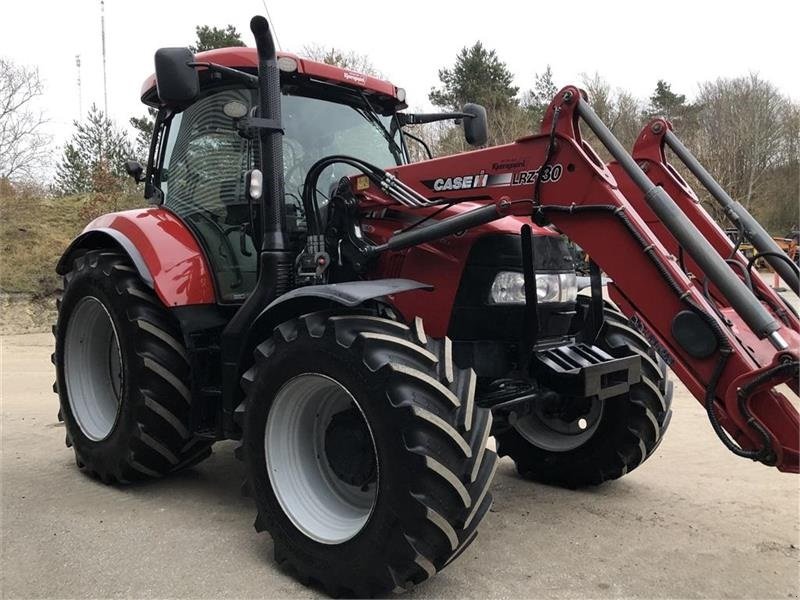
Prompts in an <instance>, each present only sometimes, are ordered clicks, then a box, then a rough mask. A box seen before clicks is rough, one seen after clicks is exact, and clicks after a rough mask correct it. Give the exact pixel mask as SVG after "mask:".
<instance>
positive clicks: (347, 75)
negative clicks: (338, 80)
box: [344, 71, 367, 85]
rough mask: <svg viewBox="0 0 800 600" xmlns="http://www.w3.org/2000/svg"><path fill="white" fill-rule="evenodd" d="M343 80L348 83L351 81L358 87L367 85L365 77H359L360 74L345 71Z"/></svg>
mask: <svg viewBox="0 0 800 600" xmlns="http://www.w3.org/2000/svg"><path fill="white" fill-rule="evenodd" d="M344 78H345V79H347V80H348V81H353V82H355V83H358V84H359V85H364V84H365V83H367V78H366V76H364V75H361V74H360V73H353V72H352V71H345V72H344Z"/></svg>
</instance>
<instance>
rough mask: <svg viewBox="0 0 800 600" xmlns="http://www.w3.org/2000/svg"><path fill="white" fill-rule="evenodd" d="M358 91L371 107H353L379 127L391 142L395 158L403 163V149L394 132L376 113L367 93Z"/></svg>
mask: <svg viewBox="0 0 800 600" xmlns="http://www.w3.org/2000/svg"><path fill="white" fill-rule="evenodd" d="M358 93H359V94H361V98H363V99H364V103H365V104H366V105H367V106H368V107H369V110H365V109H363V108H357V107H355V106H354V107H353V109H354V110H355V111H356V112H357V113H358V114H360V115H361V116H363V117H364V118H365V119H367V120H368V121H370V122H371V123H372V124H373V125H375V126H376V127H377V128H378V130H379V131H380V132H381V134H382V135H383V137H385V138H386V141H387V142H389V145H390V147H391V151H392V154H394V157H395V159H397V160H398V162H399V163H400V164H402V163H403V162H404V161H403V150H402V149H401V148H400V146H398V145H397V142H395V141H394V136H392V134H391V133H389V130H388V129H386V126H385V125H384V124H383V121H381V120H380V119H379V118H378V116H377V115H376V114H375V109H374V108H372V104H371V103H370V101H369V99H368V98H367V97H366V95H364V92H362V91H361V90H358Z"/></svg>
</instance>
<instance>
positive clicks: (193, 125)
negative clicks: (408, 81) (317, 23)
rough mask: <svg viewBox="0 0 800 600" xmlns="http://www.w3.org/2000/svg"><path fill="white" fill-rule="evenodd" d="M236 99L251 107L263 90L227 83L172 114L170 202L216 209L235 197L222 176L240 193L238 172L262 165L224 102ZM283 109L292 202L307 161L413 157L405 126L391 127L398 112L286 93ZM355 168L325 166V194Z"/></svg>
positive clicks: (382, 162) (166, 169)
mask: <svg viewBox="0 0 800 600" xmlns="http://www.w3.org/2000/svg"><path fill="white" fill-rule="evenodd" d="M231 101H237V102H241V103H243V104H245V106H246V107H247V108H248V109H249V108H251V107H253V106H255V105H256V104H257V94H256V93H255V91H254V90H246V89H228V90H222V91H219V92H217V93H215V94H212V95H209V96H207V97H205V98H203V99H201V100H199V101H198V102H196V103H195V104H194V105H192V106H191V107H190V108H188V109H187V110H186V111H184V112H182V113H178V114H177V115H175V117H173V119H172V122H171V124H170V130H169V136H168V138H167V144H166V148H165V152H164V164H163V168H162V169H161V178H160V179H161V181H160V183H161V190H162V192H163V193H164V196H165V204H166V205H167V206H171V207H173V208H174V207H175V206H176V205H180V204H183V203H184V202H188V203H191V204H194V205H196V204H198V203H199V204H201V205H202V206H203V207H204V208H205V209H211V210H214V206H213V205H214V204H216V205H217V208H223V205H224V204H226V203H227V202H226V201H230V200H233V198H231V199H228V198H225V197H224V196H226V194H225V193H224V192H225V190H224V189H220V184H221V183H227V184H228V185H227V189H228V190H229V194H230V193H235V194H237V195H238V192H240V191H241V190H236V189H235V188H237V187H239V186H234V185H233V180H236V179H239V178H241V177H242V176H243V172H244V171H246V170H247V169H249V168H253V167H254V166H256V165H255V163H254V155H255V151H257V149H255V148H253V147H252V146H253V144H252V143H251V142H248V141H247V140H245V139H244V138H242V137H241V136H239V134H238V132H237V130H236V128H235V126H234V122H233V120H232V119H230V118H228V117H226V116H225V114H224V112H223V107H224V106H225V104H227V103H228V102H231ZM281 112H282V124H283V129H284V136H283V173H284V181H285V186H286V194H287V196H289V201H290V203H291V201H294V200H296V201H297V202H299V198H300V196H301V194H302V189H303V183H304V182H305V176H306V174H307V173H308V169H309V168H310V167H311V165H313V164H314V163H315V162H316V161H318V160H319V159H321V158H324V157H326V156H330V155H332V154H343V155H347V156H354V157H356V158H360V159H362V160H365V161H367V162H369V163H372V164H374V165H375V166H377V167H381V168H388V167H392V166H397V165H401V164H404V163H405V162H407V160H406V156H405V150H404V147H403V141H402V138H401V131H400V128H399V127H397V126H395V127H392V121H393V119H394V116H384V115H379V114H377V113H374V112H372V111H370V110H366V109H365V108H363V107H361V106H351V105H348V104H340V103H337V102H331V101H327V100H323V99H320V98H310V97H306V96H296V95H288V94H284V95H283V96H282V102H281ZM390 132H392V133H391V134H390ZM352 174H355V170H354V169H353V168H352V167H349V166H347V165H333V166H331V167H329V168H328V169H326V170H325V171H324V172H323V174H322V176H321V177H320V179H319V184H318V185H319V188H320V192H321V195H322V197H323V198H324V197H327V195H328V192H329V189H330V187H331V186H332V185H333V184H335V183H336V182H338V180H339V179H340V178H341V177H343V176H346V175H352ZM198 184H200V185H198ZM207 184H210V187H211V188H214V189H209V185H207ZM198 193H200V195H201V196H203V197H198ZM209 195H211V196H214V195H216V196H219V197H218V199H217V200H218V201H217V202H216V203H215V202H214V198H210V197H206V196H209Z"/></svg>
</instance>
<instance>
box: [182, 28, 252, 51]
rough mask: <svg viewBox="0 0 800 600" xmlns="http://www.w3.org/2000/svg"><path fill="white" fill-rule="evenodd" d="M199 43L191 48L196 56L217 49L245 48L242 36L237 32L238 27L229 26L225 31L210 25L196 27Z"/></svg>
mask: <svg viewBox="0 0 800 600" xmlns="http://www.w3.org/2000/svg"><path fill="white" fill-rule="evenodd" d="M194 30H195V33H196V34H197V41H196V42H195V45H194V46H189V50H191V51H192V52H193V53H194V54H197V53H198V52H205V51H206V50H213V49H215V48H230V47H233V46H244V42H243V41H242V36H241V35H240V34H239V32H238V31H236V27H234V26H233V25H228V26H226V27H225V28H224V29H222V28H218V27H209V26H208V25H198V26H197V27H195V29H194Z"/></svg>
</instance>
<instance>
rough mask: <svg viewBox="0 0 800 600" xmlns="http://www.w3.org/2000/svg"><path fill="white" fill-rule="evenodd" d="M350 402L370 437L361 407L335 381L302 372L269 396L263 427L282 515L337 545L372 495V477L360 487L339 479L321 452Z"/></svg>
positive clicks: (354, 528)
mask: <svg viewBox="0 0 800 600" xmlns="http://www.w3.org/2000/svg"><path fill="white" fill-rule="evenodd" d="M353 406H355V407H356V408H357V409H358V413H359V414H360V416H361V418H362V419H363V420H364V423H365V424H366V428H367V430H368V431H369V436H370V442H371V446H372V452H373V457H374V460H375V464H376V465H378V459H377V452H376V451H375V438H374V436H373V434H372V429H371V428H370V427H369V422H368V421H367V419H366V417H365V416H364V411H363V410H362V409H361V406H359V404H358V402H356V400H355V398H353V396H352V394H350V392H348V391H347V389H346V388H345V387H344V386H342V385H341V384H340V383H339V382H337V381H335V380H334V379H331V378H330V377H326V376H325V375H319V374H317V373H307V374H303V375H298V376H297V377H294V378H292V379H290V380H289V381H288V382H286V383H285V384H284V385H283V387H281V389H280V390H278V393H277V394H276V396H275V400H274V401H273V403H272V406H271V408H270V411H269V416H268V417H267V425H266V427H265V429H264V453H265V457H266V465H267V473H268V475H269V480H270V484H271V485H272V490H273V491H274V493H275V497H276V498H277V499H278V502H279V503H280V505H281V508H282V509H283V512H284V513H285V514H286V516H287V517H288V518H289V519H290V520H291V521H292V523H293V524H294V525H295V527H297V529H299V530H300V531H302V532H303V533H304V534H305V535H306V536H308V537H309V538H311V539H313V540H315V541H317V542H320V543H323V544H340V543H342V542H345V541H347V540H349V539H351V538H353V537H354V536H355V535H356V534H358V532H360V531H361V530H362V529H363V528H364V526H365V525H366V524H367V521H368V520H369V517H370V515H371V514H372V511H373V509H374V508H375V502H376V500H377V494H378V477H379V475H380V473H379V472H378V477H376V479H375V481H374V482H372V483H370V484H369V485H366V486H364V487H357V486H353V485H350V484H348V483H345V482H344V481H342V480H341V479H340V478H339V477H338V476H337V475H336V474H335V472H334V470H333V467H332V466H331V465H330V463H329V460H328V457H327V456H326V451H325V434H326V431H327V429H328V426H329V424H330V423H331V419H332V418H333V417H334V415H336V414H338V413H341V412H343V411H346V410H349V409H351V408H352V407H353Z"/></svg>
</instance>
